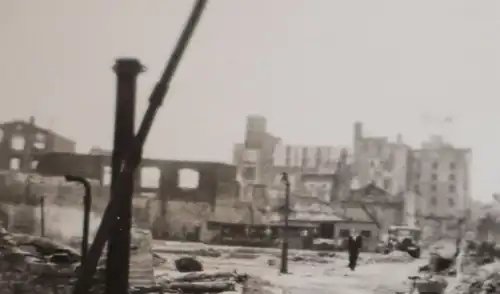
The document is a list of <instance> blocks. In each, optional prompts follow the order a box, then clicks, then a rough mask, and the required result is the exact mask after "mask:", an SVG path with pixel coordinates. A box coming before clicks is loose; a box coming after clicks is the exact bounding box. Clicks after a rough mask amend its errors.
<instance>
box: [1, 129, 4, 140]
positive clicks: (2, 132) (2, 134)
mask: <svg viewBox="0 0 500 294" xmlns="http://www.w3.org/2000/svg"><path fill="white" fill-rule="evenodd" d="M3 137H4V131H3V129H0V142H2V141H3Z"/></svg>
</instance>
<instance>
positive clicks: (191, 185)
mask: <svg viewBox="0 0 500 294" xmlns="http://www.w3.org/2000/svg"><path fill="white" fill-rule="evenodd" d="M177 175H178V182H177V186H178V187H179V188H181V189H197V188H198V186H199V185H200V173H199V172H198V171H196V170H194V169H189V168H183V169H180V170H179V171H178V172H177Z"/></svg>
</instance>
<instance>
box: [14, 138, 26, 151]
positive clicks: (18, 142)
mask: <svg viewBox="0 0 500 294" xmlns="http://www.w3.org/2000/svg"><path fill="white" fill-rule="evenodd" d="M25 144H26V140H25V139H24V136H22V135H14V136H12V139H11V140H10V147H12V149H14V150H17V151H21V150H24V145H25Z"/></svg>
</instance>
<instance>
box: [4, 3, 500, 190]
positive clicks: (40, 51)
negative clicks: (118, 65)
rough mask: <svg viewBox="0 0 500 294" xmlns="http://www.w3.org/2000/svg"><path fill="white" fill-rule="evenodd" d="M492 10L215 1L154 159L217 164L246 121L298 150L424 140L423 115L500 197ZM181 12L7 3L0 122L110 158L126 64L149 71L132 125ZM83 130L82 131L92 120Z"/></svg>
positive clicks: (499, 12) (179, 81)
mask: <svg viewBox="0 0 500 294" xmlns="http://www.w3.org/2000/svg"><path fill="white" fill-rule="evenodd" d="M497 3H498V1H495V0H491V1H489V0H474V1H472V0H438V1H436V0H433V1H431V0H419V1H416V0H413V1H401V0H391V1H389V0H387V1H385V0H377V1H373V0H349V1H345V0H344V1H340V0H314V1H304V0H212V1H210V3H209V6H208V9H207V11H206V14H205V16H204V17H203V19H202V22H201V23H200V26H199V30H198V31H197V33H196V36H195V38H194V40H193V42H192V44H191V47H190V49H189V50H188V51H187V52H186V55H185V59H184V60H183V62H182V63H181V65H180V67H179V70H178V72H177V75H176V78H175V80H174V83H173V87H172V89H171V92H170V94H169V99H168V100H169V102H168V103H166V104H165V105H164V107H163V108H162V109H161V112H160V114H159V117H158V120H157V121H156V123H155V126H154V129H153V132H152V134H151V137H150V140H149V141H148V143H147V148H146V155H148V156H154V157H160V158H174V157H180V158H185V159H205V160H224V161H229V160H230V158H231V148H232V143H233V142H235V141H241V140H242V138H243V128H244V120H245V116H246V115H247V114H249V113H259V114H263V115H265V116H267V117H268V118H269V123H270V129H271V131H272V132H273V133H274V134H276V135H278V136H281V137H282V138H283V139H284V140H285V141H287V142H290V143H303V144H305V145H306V144H311V145H312V144H346V143H350V142H351V136H352V123H353V121H355V120H362V121H364V122H365V124H366V129H367V131H368V132H370V133H371V134H372V135H389V136H391V137H394V136H395V134H396V133H397V132H401V133H403V134H404V138H405V141H407V142H409V143H411V144H412V145H414V146H418V145H419V143H420V142H421V141H422V140H423V139H424V138H425V137H426V131H427V130H426V128H425V126H424V125H423V123H422V116H423V115H424V114H425V112H429V113H434V114H436V115H443V116H445V115H453V116H454V117H455V121H456V123H455V124H454V126H453V128H451V130H450V131H449V132H448V135H449V137H450V138H451V139H452V141H453V142H454V143H456V144H458V145H460V146H469V147H471V148H473V152H474V156H473V159H474V170H473V172H474V173H473V191H474V197H475V198H478V199H488V198H489V197H490V195H491V194H492V193H493V192H495V191H497V190H500V189H499V187H498V186H499V185H498V184H497V179H498V177H499V176H500V156H499V155H497V154H498V151H499V150H500V132H499V133H496V132H495V130H496V128H497V127H498V126H500V117H499V116H498V111H497V109H498V107H499V106H498V105H499V104H498V103H497V102H495V101H496V99H498V97H499V94H500V87H499V82H500V77H499V69H500V67H499V65H500V64H499V60H498V57H499V56H500V50H499V49H500V40H499V34H500V30H499V29H500V28H499V24H500V7H499V4H497ZM191 4H192V1H187V0H183V1H180V0H148V1H134V0H107V1H102V0H87V1H68V0H44V1H32V0H0V40H1V41H0V42H1V43H0V46H1V53H2V54H1V55H0V68H1V69H2V70H1V71H0V95H1V97H2V99H3V103H2V106H1V107H0V117H1V118H2V120H10V119H14V118H27V117H29V116H30V115H36V116H37V119H38V122H39V123H40V124H41V125H42V126H45V127H52V128H54V129H55V130H56V131H58V132H60V133H62V134H64V135H67V136H69V137H72V138H74V139H75V140H77V142H78V145H79V150H80V151H85V152H87V151H88V150H89V149H90V147H91V146H93V145H100V146H102V147H108V146H110V145H111V138H112V122H113V105H114V96H115V76H114V73H113V72H112V70H111V66H112V65H113V63H114V59H115V58H116V57H118V56H136V57H138V58H140V59H141V61H142V62H143V63H144V64H145V65H146V66H147V67H148V71H147V72H146V73H144V74H142V75H141V77H140V80H139V93H138V97H139V100H140V102H139V103H140V105H139V107H138V108H139V111H140V112H139V113H140V114H142V112H143V111H144V109H145V106H146V101H147V97H148V95H149V93H150V91H151V89H152V86H153V84H154V83H155V82H156V79H157V78H158V77H159V74H160V71H161V70H162V68H163V66H164V64H165V61H166V60H167V57H168V56H169V54H170V52H171V49H172V46H173V44H174V43H175V41H176V39H177V36H178V35H179V33H180V30H181V28H182V26H183V24H184V22H185V20H186V17H187V14H188V12H189V10H190V8H191ZM86 121H87V122H86Z"/></svg>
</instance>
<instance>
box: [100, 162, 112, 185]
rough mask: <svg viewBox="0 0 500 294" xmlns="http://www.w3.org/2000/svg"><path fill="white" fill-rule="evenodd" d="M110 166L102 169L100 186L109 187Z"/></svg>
mask: <svg viewBox="0 0 500 294" xmlns="http://www.w3.org/2000/svg"><path fill="white" fill-rule="evenodd" d="M111 171H112V168H111V166H105V167H103V168H102V185H103V186H110V185H111Z"/></svg>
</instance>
